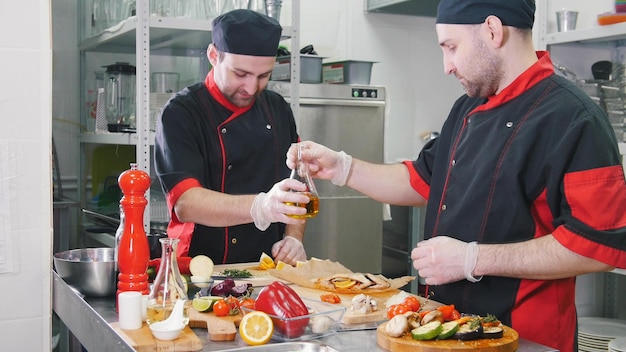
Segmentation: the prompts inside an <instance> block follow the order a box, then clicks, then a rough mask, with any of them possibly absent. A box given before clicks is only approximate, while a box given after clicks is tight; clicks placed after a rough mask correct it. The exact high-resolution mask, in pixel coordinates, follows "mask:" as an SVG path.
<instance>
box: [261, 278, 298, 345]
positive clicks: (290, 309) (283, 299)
mask: <svg viewBox="0 0 626 352" xmlns="http://www.w3.org/2000/svg"><path fill="white" fill-rule="evenodd" d="M254 309H255V310H260V311H262V312H265V313H267V314H269V315H273V316H276V317H278V318H279V319H276V318H273V317H272V320H273V321H274V326H275V327H276V330H277V331H278V332H279V333H280V334H281V335H283V336H285V337H288V338H297V337H300V336H302V335H303V334H304V330H305V329H306V326H307V324H308V323H309V318H308V317H306V318H301V319H291V318H297V317H302V316H306V315H308V314H309V309H308V308H307V306H306V305H305V304H304V302H302V299H301V298H300V296H298V294H297V293H296V291H294V290H293V289H292V288H291V287H289V286H287V285H285V284H283V283H282V282H280V281H274V282H272V283H271V284H269V285H268V286H265V287H264V288H263V289H261V291H260V292H259V295H258V296H257V299H256V302H255V303H254Z"/></svg>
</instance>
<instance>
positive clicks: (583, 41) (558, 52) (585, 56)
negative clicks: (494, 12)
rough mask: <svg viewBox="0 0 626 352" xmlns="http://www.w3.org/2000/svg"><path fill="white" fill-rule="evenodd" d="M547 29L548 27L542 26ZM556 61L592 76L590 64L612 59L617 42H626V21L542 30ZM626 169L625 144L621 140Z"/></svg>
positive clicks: (577, 71) (542, 34)
mask: <svg viewBox="0 0 626 352" xmlns="http://www.w3.org/2000/svg"><path fill="white" fill-rule="evenodd" d="M540 30H543V31H545V27H543V28H542V29H540ZM541 37H542V38H543V39H544V42H543V43H541V44H543V45H544V46H545V47H546V48H547V50H549V51H550V55H551V56H552V59H553V61H554V62H555V63H558V64H560V65H562V66H565V67H568V68H569V69H571V70H572V71H573V72H574V73H575V74H576V75H577V76H578V77H579V78H591V69H590V68H591V65H592V64H593V63H594V62H596V61H599V60H609V61H611V60H612V59H613V57H612V56H613V52H614V50H615V47H616V46H617V45H618V43H620V42H623V41H626V22H625V23H617V24H613V25H608V26H598V27H590V28H584V29H578V30H574V31H569V32H556V33H541ZM618 146H619V150H620V154H622V164H623V165H624V168H625V169H626V143H625V142H621V143H618Z"/></svg>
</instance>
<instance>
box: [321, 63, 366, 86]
mask: <svg viewBox="0 0 626 352" xmlns="http://www.w3.org/2000/svg"><path fill="white" fill-rule="evenodd" d="M374 63H375V62H373V61H358V60H345V61H335V62H325V63H324V64H323V65H322V66H323V67H322V82H324V83H339V84H365V85H367V84H370V79H371V77H372V65H373V64H374Z"/></svg>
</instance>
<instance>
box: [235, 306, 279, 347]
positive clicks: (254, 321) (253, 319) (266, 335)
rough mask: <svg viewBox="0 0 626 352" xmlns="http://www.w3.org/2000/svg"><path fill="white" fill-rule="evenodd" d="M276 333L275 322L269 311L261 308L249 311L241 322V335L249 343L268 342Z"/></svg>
mask: <svg viewBox="0 0 626 352" xmlns="http://www.w3.org/2000/svg"><path fill="white" fill-rule="evenodd" d="M273 333H274V323H272V319H271V318H270V316H269V315H267V313H264V312H261V311H259V310H256V311H252V312H249V313H247V314H246V315H244V316H243V319H241V322H240V323H239V335H241V339H242V340H244V341H245V343H247V344H248V345H251V346H256V345H263V344H266V343H267V342H268V341H269V340H270V339H271V338H272V334H273Z"/></svg>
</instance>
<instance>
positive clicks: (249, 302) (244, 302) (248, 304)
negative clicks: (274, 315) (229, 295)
mask: <svg viewBox="0 0 626 352" xmlns="http://www.w3.org/2000/svg"><path fill="white" fill-rule="evenodd" d="M254 302H255V300H254V298H250V297H246V298H242V299H240V300H239V307H241V308H247V309H251V310H254Z"/></svg>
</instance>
